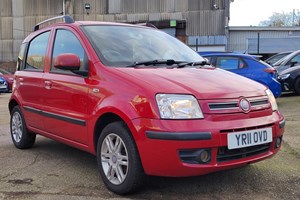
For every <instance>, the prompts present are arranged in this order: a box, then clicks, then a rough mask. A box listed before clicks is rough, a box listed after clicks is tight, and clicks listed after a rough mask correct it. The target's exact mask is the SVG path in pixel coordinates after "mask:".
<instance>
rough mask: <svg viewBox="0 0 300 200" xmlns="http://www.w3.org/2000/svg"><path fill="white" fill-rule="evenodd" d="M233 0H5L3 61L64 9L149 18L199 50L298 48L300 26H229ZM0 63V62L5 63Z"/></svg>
mask: <svg viewBox="0 0 300 200" xmlns="http://www.w3.org/2000/svg"><path fill="white" fill-rule="evenodd" d="M231 3H234V1H233V0H1V1H0V9H1V13H0V27H1V30H0V63H3V62H11V61H16V60H17V57H18V52H19V47H20V44H21V42H22V40H23V39H24V38H25V37H26V36H27V35H28V34H29V33H30V32H32V31H33V26H34V25H35V24H37V23H39V22H41V21H43V20H45V19H48V18H51V17H54V16H58V15H62V14H66V15H70V16H72V17H73V18H74V19H75V20H77V21H78V20H92V21H94V20H96V21H110V22H123V23H132V24H138V23H145V22H149V23H152V24H153V25H155V26H156V27H157V28H159V29H161V30H163V31H165V32H167V33H169V34H171V35H173V36H174V37H177V38H178V39H180V40H181V41H183V42H184V43H186V44H187V45H189V46H190V47H191V48H193V49H195V50H197V51H214V50H217V51H234V52H243V53H244V52H245V53H254V54H263V55H271V54H274V53H277V52H280V51H291V50H297V49H300V45H299V44H300V27H282V28H277V27H276V28H274V27H273V28H272V27H229V26H228V24H229V20H230V4H231ZM1 66H2V65H1Z"/></svg>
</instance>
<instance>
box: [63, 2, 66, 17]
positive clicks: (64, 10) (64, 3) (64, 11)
mask: <svg viewBox="0 0 300 200" xmlns="http://www.w3.org/2000/svg"><path fill="white" fill-rule="evenodd" d="M63 15H66V0H63Z"/></svg>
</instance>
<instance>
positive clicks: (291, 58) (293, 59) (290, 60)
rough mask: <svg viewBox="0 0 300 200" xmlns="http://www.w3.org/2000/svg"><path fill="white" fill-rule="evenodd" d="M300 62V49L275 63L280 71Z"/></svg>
mask: <svg viewBox="0 0 300 200" xmlns="http://www.w3.org/2000/svg"><path fill="white" fill-rule="evenodd" d="M299 64H300V50H298V51H294V52H293V53H290V54H289V55H287V56H285V57H284V58H282V59H280V60H278V61H277V62H275V63H274V64H273V67H274V68H275V69H276V70H277V72H278V73H281V72H282V71H284V70H286V69H288V68H290V67H293V66H295V65H299Z"/></svg>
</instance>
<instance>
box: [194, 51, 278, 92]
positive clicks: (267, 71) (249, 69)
mask: <svg viewBox="0 0 300 200" xmlns="http://www.w3.org/2000/svg"><path fill="white" fill-rule="evenodd" d="M198 54H199V55H201V56H202V57H204V58H206V59H208V61H209V62H210V63H211V64H212V65H214V66H216V67H219V68H222V69H224V70H228V71H230V72H233V73H236V74H239V75H241V76H244V77H247V78H249V79H252V80H255V81H257V82H259V83H261V84H263V85H265V86H267V87H268V88H270V90H271V91H272V92H273V94H274V96H275V97H276V98H277V97H279V96H280V95H281V85H280V83H279V82H278V81H277V74H276V70H275V69H274V68H273V67H272V66H270V65H269V64H267V63H265V62H263V61H261V60H259V58H258V57H256V56H253V55H248V54H239V53H226V52H215V53H214V52H209V53H207V52H205V53H202V52H198Z"/></svg>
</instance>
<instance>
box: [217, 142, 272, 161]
mask: <svg viewBox="0 0 300 200" xmlns="http://www.w3.org/2000/svg"><path fill="white" fill-rule="evenodd" d="M270 145H271V143H267V144H261V145H256V146H252V147H245V148H240V149H228V148H227V147H220V148H219V149H218V154H217V162H225V161H230V160H237V159H241V158H247V157H250V156H254V155H258V154H262V153H265V152H267V151H268V150H269V148H270Z"/></svg>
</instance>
